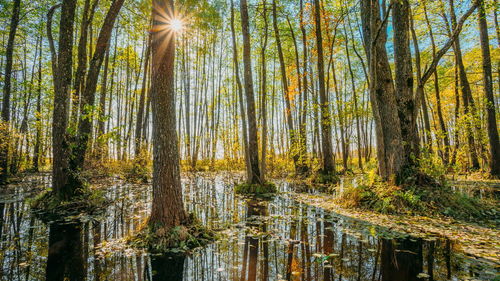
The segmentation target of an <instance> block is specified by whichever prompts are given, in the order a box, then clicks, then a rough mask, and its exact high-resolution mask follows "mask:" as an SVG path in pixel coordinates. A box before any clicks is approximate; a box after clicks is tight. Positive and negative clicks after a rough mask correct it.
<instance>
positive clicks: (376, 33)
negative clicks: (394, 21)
mask: <svg viewBox="0 0 500 281" xmlns="http://www.w3.org/2000/svg"><path fill="white" fill-rule="evenodd" d="M361 20H362V25H363V39H364V46H365V51H366V54H367V57H368V66H369V74H370V79H369V80H370V102H371V104H372V111H373V117H374V119H375V134H376V138H377V160H378V170H379V174H380V176H381V177H382V178H383V179H385V180H391V181H393V180H394V177H395V175H396V174H398V173H399V171H400V169H401V166H402V164H403V151H402V149H403V148H402V139H401V127H400V125H399V118H398V112H397V103H396V97H395V90H394V84H393V81H392V74H391V69H390V65H389V60H388V57H387V51H386V49H385V43H386V40H387V34H386V31H385V24H386V23H385V22H383V21H382V20H381V18H380V7H379V4H378V1H371V0H363V1H362V5H361Z"/></svg>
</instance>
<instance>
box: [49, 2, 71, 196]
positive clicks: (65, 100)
mask: <svg viewBox="0 0 500 281" xmlns="http://www.w3.org/2000/svg"><path fill="white" fill-rule="evenodd" d="M75 10H76V0H64V1H63V2H62V6H61V19H60V22H59V47H58V55H57V58H54V57H52V61H56V67H55V70H56V72H55V73H53V75H54V84H55V87H54V111H53V117H52V154H53V163H52V185H53V190H54V192H55V193H56V195H57V196H58V197H59V198H60V199H69V198H71V197H72V196H73V195H75V191H76V189H75V188H74V186H71V185H70V184H68V183H69V182H68V179H69V170H68V168H69V164H68V159H69V143H68V136H67V133H66V129H67V127H68V113H69V112H68V111H69V101H70V94H71V77H72V68H73V67H72V65H73V55H72V50H73V26H74V22H75ZM49 30H50V27H49ZM54 53H55V52H54Z"/></svg>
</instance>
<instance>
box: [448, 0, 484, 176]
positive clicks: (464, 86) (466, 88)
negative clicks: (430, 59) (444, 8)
mask: <svg viewBox="0 0 500 281" xmlns="http://www.w3.org/2000/svg"><path fill="white" fill-rule="evenodd" d="M449 2H450V15H451V23H452V28H453V29H454V28H455V27H456V26H457V20H456V16H455V6H454V1H453V0H450V1H449ZM453 49H454V51H455V56H456V58H457V60H456V61H457V64H458V73H459V77H460V90H461V92H462V100H463V104H464V114H465V115H468V114H472V115H473V114H474V108H473V107H474V105H473V104H474V101H473V100H472V91H471V88H470V84H469V80H468V79H467V73H466V71H465V66H464V62H463V59H462V49H461V47H460V38H458V37H457V38H456V40H455V43H454V45H453ZM468 120H470V118H468ZM473 123H474V122H473V121H468V122H467V124H466V134H467V142H468V146H469V154H470V158H471V166H472V169H474V170H477V169H479V168H480V167H479V159H478V156H477V152H476V143H475V140H474V132H473V127H474V124H473Z"/></svg>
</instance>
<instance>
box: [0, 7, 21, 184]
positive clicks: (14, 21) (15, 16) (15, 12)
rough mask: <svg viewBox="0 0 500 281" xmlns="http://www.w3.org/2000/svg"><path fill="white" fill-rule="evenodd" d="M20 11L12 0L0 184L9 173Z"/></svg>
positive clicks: (4, 86)
mask: <svg viewBox="0 0 500 281" xmlns="http://www.w3.org/2000/svg"><path fill="white" fill-rule="evenodd" d="M20 11H21V0H14V6H13V7H12V17H11V20H10V30H9V39H8V41H7V48H6V50H5V80H4V85H3V101H2V120H1V121H2V123H3V124H0V125H2V126H0V140H1V142H2V145H0V185H2V184H5V183H6V182H7V177H8V174H9V160H8V158H9V146H10V133H9V131H10V125H9V122H10V95H11V93H10V91H11V76H12V61H13V57H14V40H15V39H16V32H17V26H18V25H19V13H20Z"/></svg>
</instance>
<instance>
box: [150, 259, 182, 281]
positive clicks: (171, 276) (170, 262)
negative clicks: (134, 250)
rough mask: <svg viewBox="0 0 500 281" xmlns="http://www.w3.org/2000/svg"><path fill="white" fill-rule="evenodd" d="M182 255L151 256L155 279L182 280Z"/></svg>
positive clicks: (156, 280)
mask: <svg viewBox="0 0 500 281" xmlns="http://www.w3.org/2000/svg"><path fill="white" fill-rule="evenodd" d="M185 259H186V257H185V256H182V255H154V256H152V257H151V268H152V276H153V278H152V280H153V281H164V280H169V281H182V280H183V278H184V260H185Z"/></svg>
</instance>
